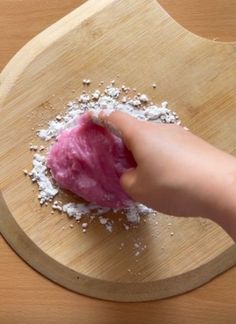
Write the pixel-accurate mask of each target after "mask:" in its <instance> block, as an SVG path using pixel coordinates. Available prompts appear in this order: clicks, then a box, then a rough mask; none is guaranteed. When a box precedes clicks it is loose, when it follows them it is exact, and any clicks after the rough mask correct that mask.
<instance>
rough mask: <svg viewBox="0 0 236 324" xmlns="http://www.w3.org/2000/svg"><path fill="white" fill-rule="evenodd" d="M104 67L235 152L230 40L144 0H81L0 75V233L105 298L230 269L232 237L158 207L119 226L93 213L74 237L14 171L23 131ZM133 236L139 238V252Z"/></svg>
mask: <svg viewBox="0 0 236 324" xmlns="http://www.w3.org/2000/svg"><path fill="white" fill-rule="evenodd" d="M116 75H119V79H118V80H117V81H118V82H120V83H125V84H127V85H129V86H130V87H135V88H137V89H138V90H139V91H140V92H144V93H147V94H148V95H149V96H150V97H153V100H154V101H155V102H161V101H163V100H168V101H169V104H170V107H171V108H172V109H173V110H175V111H177V112H178V114H179V115H180V117H181V119H182V120H183V122H184V124H185V125H186V126H188V127H189V128H190V129H191V130H192V131H193V132H195V133H196V134H198V135H200V136H201V137H203V138H204V139H206V140H208V141H209V142H211V143H212V144H214V145H216V146H218V147H220V148H222V149H224V150H226V151H228V152H229V153H232V154H234V155H236V131H235V130H236V90H235V89H236V78H235V75H236V44H235V43H219V42H213V41H209V40H206V39H202V38H200V37H197V36H195V35H193V34H191V33H190V32H188V31H186V30H185V29H183V28H182V27H181V26H179V25H178V24H177V23H176V22H175V21H174V20H173V19H172V18H170V17H169V16H168V14H167V13H166V12H165V11H164V10H163V9H162V8H161V7H160V6H159V5H158V3H157V2H156V1H154V0H100V1H96V0H90V1H88V2H87V3H86V4H85V5H83V6H82V7H80V8H79V9H77V10H75V11H74V12H72V13H71V14H70V15H68V16H66V17H65V18H63V19H62V20H60V21H59V22H58V23H56V24H54V25H53V26H51V27H50V28H48V29H47V30H46V31H44V32H43V33H41V34H40V35H38V36H37V37H36V38H34V39H33V40H32V41H31V42H30V43H28V44H27V45H26V46H25V47H24V48H23V49H22V50H21V51H20V52H18V54H17V55H16V56H15V57H14V58H13V59H12V60H11V61H10V63H9V64H8V65H7V66H6V68H5V69H4V70H3V72H2V73H1V76H0V109H1V110H0V116H1V118H0V138H1V145H0V161H1V169H0V188H1V192H2V195H1V199H0V200H1V201H0V206H1V217H0V231H1V233H2V235H3V236H4V237H5V238H6V240H7V241H8V242H9V244H10V245H11V246H12V247H13V249H14V250H15V251H16V252H17V253H18V254H19V255H20V256H21V257H22V258H23V259H24V260H25V261H26V262H27V263H29V264H30V265H31V266H32V267H33V268H35V269H36V270H37V271H39V272H41V273H42V274H43V275H45V276H46V277H48V278H50V279H51V280H53V281H55V282H57V283H59V284H60V285H62V286H64V287H67V288H69V289H71V290H74V291H76V292H79V293H82V294H85V295H89V296H93V297H97V298H103V299H109V300H117V301H144V300H152V299H158V298H165V297H169V296H173V295H176V294H180V293H183V292H186V291H188V290H191V289H193V288H196V287H199V286H200V285H202V284H204V283H205V282H207V281H209V280H210V279H212V278H213V277H215V276H216V275H218V274H220V273H221V272H223V271H225V270H226V269H228V268H230V267H232V266H233V265H235V263H236V248H235V244H234V242H233V241H232V240H231V238H230V237H229V236H228V235H227V234H226V233H225V232H224V231H223V230H222V229H221V228H220V227H219V226H217V225H216V224H214V223H212V222H210V221H207V220H203V219H193V218H191V219H184V218H174V217H170V216H165V215H161V214H159V215H158V216H157V217H155V218H153V217H151V218H147V220H146V222H144V220H143V221H142V222H141V224H140V225H139V226H137V228H134V229H132V230H130V231H126V230H125V229H124V228H123V227H122V226H121V225H120V223H119V221H118V216H117V215H113V216H111V217H113V219H114V226H113V232H112V233H109V232H108V231H106V230H105V229H104V227H103V226H101V224H99V222H97V221H96V220H95V221H94V222H93V223H92V224H91V225H90V227H89V230H88V231H87V233H86V234H84V233H83V232H82V230H81V227H80V226H78V225H77V224H74V227H73V228H71V227H70V225H71V224H72V223H73V221H72V220H71V219H68V218H67V217H65V216H61V215H60V214H54V215H52V214H51V213H50V209H49V208H46V207H43V208H40V207H39V204H38V200H37V190H36V187H35V186H34V185H32V184H31V183H30V182H29V180H28V179H27V178H26V177H24V176H23V174H22V170H23V169H30V168H31V162H32V153H30V152H29V149H28V145H29V142H31V141H32V139H33V138H34V137H33V133H34V131H32V128H35V129H36V128H38V127H39V126H38V125H39V124H46V122H47V121H48V120H50V119H52V117H54V116H55V115H56V114H57V113H58V112H61V111H62V110H63V107H64V105H65V104H66V103H67V102H68V100H70V99H72V98H73V97H74V96H75V94H74V92H73V90H76V93H79V92H81V91H82V83H81V80H82V79H84V78H89V79H91V80H92V85H91V87H93V86H94V87H95V88H96V86H97V84H98V83H99V82H100V81H101V80H103V81H105V83H109V81H110V80H112V79H114V78H116ZM152 83H156V84H157V89H156V90H153V89H152V87H151V85H152ZM51 107H53V108H54V109H53V110H52V109H51ZM206 181H207V179H206ZM190 216H191V215H190ZM171 233H172V234H174V235H171ZM137 241H139V242H141V244H142V246H145V245H146V246H147V248H146V249H145V250H144V251H142V253H141V254H140V256H135V253H134V252H135V251H134V242H137ZM123 245H124V246H123Z"/></svg>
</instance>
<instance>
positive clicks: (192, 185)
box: [93, 112, 236, 240]
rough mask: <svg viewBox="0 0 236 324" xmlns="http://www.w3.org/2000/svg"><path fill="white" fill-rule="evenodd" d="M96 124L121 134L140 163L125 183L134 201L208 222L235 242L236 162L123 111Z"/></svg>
mask: <svg viewBox="0 0 236 324" xmlns="http://www.w3.org/2000/svg"><path fill="white" fill-rule="evenodd" d="M93 120H94V121H95V122H97V123H99V124H102V125H103V126H104V127H109V129H113V130H114V129H115V131H116V132H117V131H118V133H119V134H120V135H121V137H122V138H123V140H124V142H125V145H126V146H127V148H128V149H129V150H130V151H131V152H132V154H133V156H134V158H135V161H136V162H137V168H135V169H131V170H128V171H127V172H125V173H124V174H123V175H122V177H121V179H120V182H121V186H122V188H123V189H124V191H125V192H127V194H128V195H129V196H130V197H131V198H133V199H134V200H135V201H138V202H141V203H143V204H145V205H147V206H149V207H152V208H154V209H156V210H158V211H160V212H163V213H165V214H169V215H174V216H186V217H188V216H196V217H198V216H201V217H206V218H209V219H211V220H213V221H214V222H216V223H218V224H219V225H220V226H222V227H223V228H224V229H225V231H226V232H228V234H229V235H230V236H231V237H232V238H233V239H234V240H236V158H235V157H233V156H231V155H230V154H227V153H225V152H223V151H221V150H219V149H217V148H216V147H214V146H212V145H210V144H209V143H207V142H205V141H204V140H202V139H201V138H199V137H197V136H195V135H194V134H192V133H191V132H190V131H186V130H185V129H184V128H183V127H181V126H177V125H173V124H171V125H168V124H155V123H151V122H145V121H139V120H137V119H135V118H133V117H131V116H129V115H128V114H126V113H123V112H113V113H112V114H111V115H110V116H106V115H104V114H102V113H100V114H99V117H98V118H95V117H93Z"/></svg>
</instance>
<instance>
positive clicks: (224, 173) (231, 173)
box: [202, 157, 236, 241]
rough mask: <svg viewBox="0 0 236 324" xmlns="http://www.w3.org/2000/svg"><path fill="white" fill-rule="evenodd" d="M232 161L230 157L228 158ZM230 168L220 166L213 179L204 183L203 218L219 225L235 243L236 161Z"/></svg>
mask: <svg viewBox="0 0 236 324" xmlns="http://www.w3.org/2000/svg"><path fill="white" fill-rule="evenodd" d="M230 159H232V157H230ZM234 160H235V161H233V162H234V163H235V164H234V163H232V166H231V165H230V166H229V165H226V166H224V165H222V168H221V169H220V170H216V173H217V174H216V175H215V177H211V178H210V177H209V178H208V179H207V181H206V182H205V183H206V185H205V192H204V190H203V192H204V195H205V198H206V199H205V201H203V203H202V209H203V213H204V217H208V218H210V219H211V220H213V221H214V222H216V223H217V224H219V225H220V226H221V227H222V228H223V229H224V230H225V231H226V232H227V233H228V234H229V235H230V236H231V237H232V238H233V239H234V240H235V241H236V159H234ZM203 199H204V198H203Z"/></svg>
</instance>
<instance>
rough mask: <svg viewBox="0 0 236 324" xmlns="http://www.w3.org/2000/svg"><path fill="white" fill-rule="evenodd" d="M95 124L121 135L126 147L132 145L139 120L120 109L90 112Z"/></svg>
mask: <svg viewBox="0 0 236 324" xmlns="http://www.w3.org/2000/svg"><path fill="white" fill-rule="evenodd" d="M90 115H91V118H92V120H93V122H94V123H95V124H98V125H100V126H103V127H106V128H108V129H109V130H110V131H111V132H112V133H113V134H115V135H117V136H118V137H121V138H122V139H123V141H124V143H125V144H126V146H127V147H128V148H131V147H132V140H133V135H134V134H135V133H136V131H137V130H138V127H139V123H140V121H138V120H137V119H136V118H134V117H132V116H130V115H129V114H127V113H125V112H121V111H112V112H111V113H110V114H109V115H108V114H106V113H105V112H100V113H99V114H96V113H93V112H91V113H90Z"/></svg>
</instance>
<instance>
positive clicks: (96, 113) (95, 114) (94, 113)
mask: <svg viewBox="0 0 236 324" xmlns="http://www.w3.org/2000/svg"><path fill="white" fill-rule="evenodd" d="M99 113H100V111H91V113H90V116H91V118H92V121H93V122H94V124H96V125H98V126H104V122H103V121H102V120H101V119H100V118H99Z"/></svg>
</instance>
